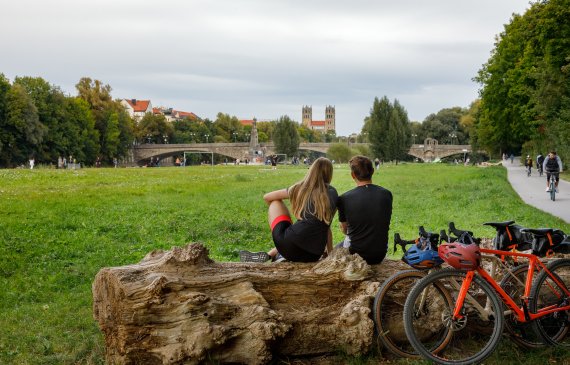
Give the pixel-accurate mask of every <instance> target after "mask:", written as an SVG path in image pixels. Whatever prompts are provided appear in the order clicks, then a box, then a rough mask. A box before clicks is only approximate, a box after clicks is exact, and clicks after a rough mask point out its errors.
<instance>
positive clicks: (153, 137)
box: [137, 113, 174, 144]
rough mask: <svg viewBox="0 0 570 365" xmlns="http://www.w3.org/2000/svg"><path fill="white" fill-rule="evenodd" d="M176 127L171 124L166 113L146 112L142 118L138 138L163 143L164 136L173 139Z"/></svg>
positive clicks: (168, 139)
mask: <svg viewBox="0 0 570 365" xmlns="http://www.w3.org/2000/svg"><path fill="white" fill-rule="evenodd" d="M173 134H174V127H173V126H172V124H170V123H169V122H168V121H167V120H166V117H165V116H164V115H161V114H159V115H154V114H152V113H146V115H145V116H144V117H143V118H142V119H141V120H140V122H139V125H138V131H137V138H138V139H139V140H141V141H145V142H150V143H157V144H163V143H165V140H164V138H165V137H166V139H167V141H170V140H171V139H172V136H173Z"/></svg>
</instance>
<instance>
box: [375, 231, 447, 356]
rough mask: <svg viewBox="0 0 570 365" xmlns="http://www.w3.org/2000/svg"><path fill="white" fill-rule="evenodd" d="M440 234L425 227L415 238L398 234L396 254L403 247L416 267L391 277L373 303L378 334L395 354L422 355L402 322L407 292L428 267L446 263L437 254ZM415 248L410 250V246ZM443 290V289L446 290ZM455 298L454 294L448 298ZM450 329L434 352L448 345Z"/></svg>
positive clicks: (406, 255)
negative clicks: (403, 238)
mask: <svg viewBox="0 0 570 365" xmlns="http://www.w3.org/2000/svg"><path fill="white" fill-rule="evenodd" d="M439 243H440V241H439V235H438V234H437V233H432V232H427V231H426V230H425V229H424V227H423V226H420V227H419V233H418V238H416V239H415V240H402V239H401V238H400V235H399V234H398V233H396V234H394V249H393V250H394V253H395V252H396V250H397V246H401V247H402V251H403V252H404V255H403V257H402V261H404V262H406V263H407V264H408V265H410V266H411V267H413V268H414V269H416V270H405V271H400V272H398V273H395V274H394V275H392V276H390V277H389V278H388V279H386V281H384V283H383V284H382V285H381V286H380V288H379V289H378V293H377V294H376V296H375V298H374V304H373V306H372V317H373V319H374V323H375V325H376V331H377V333H378V337H379V339H380V341H381V342H382V344H383V345H384V347H386V348H387V349H388V351H390V352H391V353H392V354H394V355H397V356H400V357H407V358H414V359H418V358H420V355H419V354H418V353H417V352H415V351H414V349H413V347H412V346H411V345H410V343H409V342H408V339H407V337H406V334H405V332H404V330H403V325H402V312H403V308H404V302H405V300H406V295H407V293H408V292H409V291H410V289H411V288H412V287H413V285H414V284H415V283H416V282H417V281H418V280H420V279H422V278H423V277H425V276H426V270H429V269H432V268H436V267H438V266H439V265H441V264H442V263H443V260H441V259H440V258H439V256H438V254H437V246H438V245H439ZM408 245H411V246H412V247H411V248H410V249H409V250H407V251H406V246H408ZM442 290H443V289H442ZM445 299H446V300H449V301H451V300H452V299H451V297H446V298H445ZM448 332H449V331H447V330H446V331H445V332H444V333H443V334H439V335H438V337H439V338H440V341H438V343H436V344H435V346H434V348H433V351H438V349H439V348H443V347H445V345H446V344H447V341H448V340H449V339H450V336H449V333H448Z"/></svg>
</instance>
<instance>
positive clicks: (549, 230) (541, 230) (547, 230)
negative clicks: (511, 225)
mask: <svg viewBox="0 0 570 365" xmlns="http://www.w3.org/2000/svg"><path fill="white" fill-rule="evenodd" d="M521 232H528V233H532V234H534V235H536V236H546V235H547V234H549V233H550V234H552V233H553V232H554V229H553V228H523V229H521Z"/></svg>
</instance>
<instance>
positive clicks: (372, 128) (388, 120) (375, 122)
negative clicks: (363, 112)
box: [362, 96, 411, 161]
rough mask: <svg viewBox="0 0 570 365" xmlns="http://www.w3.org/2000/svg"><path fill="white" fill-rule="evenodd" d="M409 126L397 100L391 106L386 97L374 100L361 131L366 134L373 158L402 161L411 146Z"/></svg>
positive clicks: (404, 112)
mask: <svg viewBox="0 0 570 365" xmlns="http://www.w3.org/2000/svg"><path fill="white" fill-rule="evenodd" d="M409 124H410V122H409V119H408V113H407V112H406V110H405V109H404V107H403V106H402V105H401V104H400V103H399V102H398V100H395V101H394V104H392V103H390V101H389V100H388V98H387V97H386V96H384V97H383V98H382V99H380V100H379V99H378V98H375V99H374V103H373V104H372V108H371V109H370V116H369V117H368V118H367V119H365V122H364V127H363V130H362V134H364V133H368V140H369V141H370V145H371V150H372V153H373V154H374V157H378V158H380V159H384V160H395V161H398V160H401V159H403V158H404V157H405V155H406V153H407V151H408V150H409V148H410V145H411V139H410V134H411V133H410V127H409Z"/></svg>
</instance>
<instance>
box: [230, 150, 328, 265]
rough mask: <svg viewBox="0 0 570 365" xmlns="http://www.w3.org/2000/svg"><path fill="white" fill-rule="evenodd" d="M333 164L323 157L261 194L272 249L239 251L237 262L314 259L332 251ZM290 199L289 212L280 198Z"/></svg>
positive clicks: (305, 260) (310, 260)
mask: <svg viewBox="0 0 570 365" xmlns="http://www.w3.org/2000/svg"><path fill="white" fill-rule="evenodd" d="M332 175H333V165H332V163H331V161H330V160H329V159H327V158H324V157H320V158H318V159H316V160H315V162H313V164H312V165H311V167H310V168H309V171H308V172H307V175H305V178H304V179H303V180H301V181H299V182H297V183H296V184H294V185H293V186H291V187H290V188H288V189H282V190H275V191H272V192H270V193H267V194H265V195H264V196H263V199H264V200H265V202H266V203H267V204H268V205H269V211H268V218H269V225H270V227H271V234H272V236H273V242H274V244H275V248H273V249H272V250H270V251H269V252H267V253H265V252H248V251H240V259H241V261H248V262H264V261H268V260H270V259H273V260H275V259H276V258H278V257H281V256H282V257H283V258H285V259H286V260H288V261H297V262H314V261H317V260H319V258H321V256H322V255H323V253H324V252H325V249H326V251H327V252H330V250H332V233H331V230H330V224H331V222H332V219H333V217H334V214H335V212H336V202H337V199H338V194H337V191H336V189H335V188H334V187H332V186H331V185H330V183H331V180H332ZM285 199H289V200H290V202H291V212H292V214H293V216H294V217H295V218H296V222H295V223H293V221H292V219H291V214H290V213H289V210H288V209H287V206H286V205H285V203H284V202H283V200H285Z"/></svg>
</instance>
